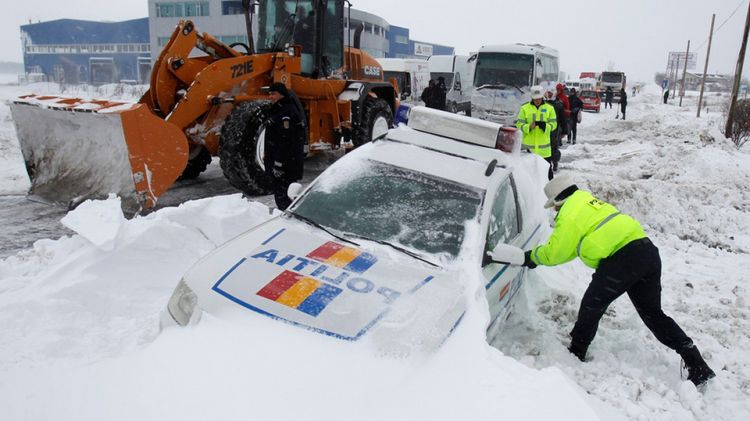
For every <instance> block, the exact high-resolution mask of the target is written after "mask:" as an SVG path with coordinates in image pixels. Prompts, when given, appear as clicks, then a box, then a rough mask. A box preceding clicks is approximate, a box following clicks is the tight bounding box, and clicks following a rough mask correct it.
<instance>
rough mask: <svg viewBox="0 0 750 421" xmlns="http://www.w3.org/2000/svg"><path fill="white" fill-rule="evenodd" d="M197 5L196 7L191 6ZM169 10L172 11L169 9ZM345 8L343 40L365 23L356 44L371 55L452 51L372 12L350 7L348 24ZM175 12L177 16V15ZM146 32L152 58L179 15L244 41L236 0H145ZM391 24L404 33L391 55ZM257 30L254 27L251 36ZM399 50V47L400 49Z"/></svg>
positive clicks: (226, 39) (199, 26)
mask: <svg viewBox="0 0 750 421" xmlns="http://www.w3.org/2000/svg"><path fill="white" fill-rule="evenodd" d="M188 4H189V5H193V7H192V8H191V9H190V13H192V14H193V15H192V16H187V15H188V12H187V10H188V9H187V7H186V5H188ZM197 5H199V7H195V6H197ZM170 12H172V13H170ZM349 14H350V11H349V9H348V8H345V9H344V44H345V45H349V40H350V39H351V40H352V41H353V40H354V30H355V29H356V27H357V25H359V23H360V22H361V23H363V24H364V25H365V28H364V31H363V32H362V36H361V37H360V47H361V48H362V49H363V50H364V51H366V52H367V53H368V54H370V55H372V56H373V57H376V58H377V57H423V58H426V57H427V56H425V55H424V54H423V55H421V56H420V55H419V54H415V52H416V51H425V49H424V48H422V49H421V50H420V49H419V46H420V45H421V46H430V47H431V48H432V49H433V51H434V54H453V51H454V50H453V47H446V46H442V45H438V44H430V43H425V42H420V41H414V40H410V39H408V37H409V30H408V29H407V28H400V27H394V26H392V25H390V24H389V23H388V21H386V20H385V19H383V18H382V17H380V16H377V15H374V14H372V13H367V12H364V11H361V10H357V9H351V25H349V23H348V21H349ZM177 15H179V16H177ZM148 16H149V19H148V20H149V33H150V37H149V39H150V43H151V57H152V60H154V61H155V60H156V59H157V58H158V56H159V53H160V52H161V49H162V47H163V46H164V45H165V44H166V42H167V41H168V40H169V37H170V36H171V35H172V32H173V31H174V28H175V26H176V25H177V23H178V22H179V21H180V19H190V20H192V21H193V22H195V25H196V28H197V29H198V31H200V32H201V33H202V32H208V33H209V34H211V35H213V36H214V37H216V38H219V39H220V40H222V41H224V42H226V43H231V42H235V41H242V42H247V30H246V28H245V18H244V16H243V15H242V11H241V2H240V1H227V0H203V1H171V0H170V1H166V0H148ZM253 28H254V29H256V28H257V21H256V22H253ZM392 28H397V30H398V31H399V34H403V33H405V34H406V42H407V44H406V47H405V48H403V49H400V45H396V47H397V48H399V55H394V53H393V48H394V42H393V39H392V35H393V34H392V32H393V30H392ZM256 35H257V32H255V31H254V34H253V37H256ZM401 50H403V51H401Z"/></svg>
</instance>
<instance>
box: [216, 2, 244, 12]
mask: <svg viewBox="0 0 750 421" xmlns="http://www.w3.org/2000/svg"><path fill="white" fill-rule="evenodd" d="M221 14H222V15H241V14H242V2H241V1H222V2H221Z"/></svg>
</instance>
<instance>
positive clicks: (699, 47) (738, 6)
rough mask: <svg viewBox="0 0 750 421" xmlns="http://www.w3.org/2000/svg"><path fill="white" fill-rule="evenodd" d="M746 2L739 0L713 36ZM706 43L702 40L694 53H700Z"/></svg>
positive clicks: (706, 40)
mask: <svg viewBox="0 0 750 421" xmlns="http://www.w3.org/2000/svg"><path fill="white" fill-rule="evenodd" d="M746 1H747V0H741V1H740V4H738V5H737V7H736V8H735V9H734V11H733V12H732V14H730V15H729V16H728V17H727V18H726V19H724V22H722V23H721V25H719V27H718V28H716V30H715V31H714V34H716V33H717V32H719V30H720V29H721V28H722V27H723V26H724V24H726V23H727V22H729V19H732V16H734V15H735V13H737V11H738V10H740V7H742V5H743V4H745V2H746ZM707 42H708V38H706V39H704V40H703V42H702V43H701V45H699V46H698V48H696V49H695V52H696V53H697V52H698V51H700V50H701V48H703V46H705V45H706V43H707Z"/></svg>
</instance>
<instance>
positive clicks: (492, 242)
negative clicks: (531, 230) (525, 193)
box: [487, 177, 521, 250]
mask: <svg viewBox="0 0 750 421" xmlns="http://www.w3.org/2000/svg"><path fill="white" fill-rule="evenodd" d="M520 222H521V221H520V218H519V216H518V206H517V200H516V189H515V183H513V179H512V177H509V178H508V179H507V180H505V181H504V182H503V184H502V185H501V186H500V188H499V189H498V190H497V194H496V195H495V200H494V202H493V204H492V212H491V214H490V222H489V228H488V229H487V250H492V249H494V248H495V246H496V245H498V244H500V243H504V244H507V243H509V242H510V241H511V240H512V239H513V238H514V237H515V236H517V235H518V233H519V232H520V225H521V224H520Z"/></svg>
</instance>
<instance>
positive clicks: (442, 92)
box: [433, 76, 448, 110]
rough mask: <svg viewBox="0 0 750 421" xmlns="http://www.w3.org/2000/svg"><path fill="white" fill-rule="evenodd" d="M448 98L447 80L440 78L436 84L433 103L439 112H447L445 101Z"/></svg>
mask: <svg viewBox="0 0 750 421" xmlns="http://www.w3.org/2000/svg"><path fill="white" fill-rule="evenodd" d="M447 96H448V87H447V86H445V78H444V77H442V76H440V77H438V80H437V82H436V83H435V90H434V91H433V99H434V101H433V102H434V105H435V107H434V108H435V109H438V110H445V100H446V97H447Z"/></svg>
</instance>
